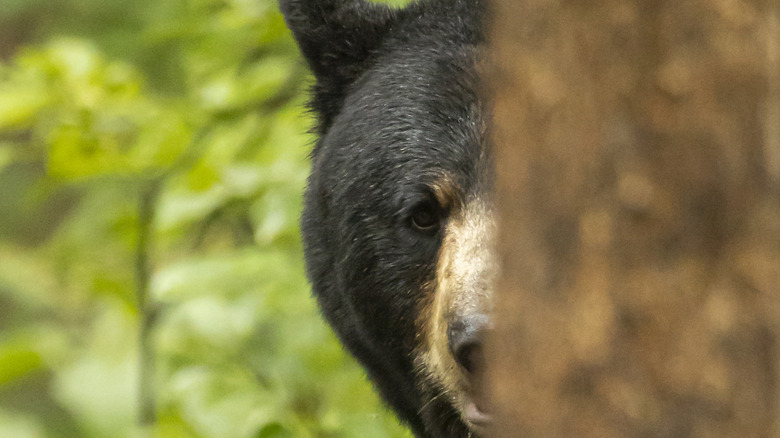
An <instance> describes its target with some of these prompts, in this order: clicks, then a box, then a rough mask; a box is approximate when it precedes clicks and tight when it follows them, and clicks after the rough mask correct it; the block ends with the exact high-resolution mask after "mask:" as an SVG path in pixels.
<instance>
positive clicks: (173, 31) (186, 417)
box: [0, 0, 408, 438]
mask: <svg viewBox="0 0 780 438" xmlns="http://www.w3.org/2000/svg"><path fill="white" fill-rule="evenodd" d="M395 3H396V4H399V2H395ZM308 81H309V79H308V76H307V74H306V72H305V69H304V68H303V63H302V62H301V61H300V60H299V59H298V57H297V52H296V50H295V47H294V44H293V42H292V40H291V39H290V37H289V35H288V32H287V31H286V29H285V27H284V23H283V20H282V18H281V16H280V15H279V13H278V12H277V10H276V5H275V3H274V2H273V1H271V0H223V1H220V0H166V1H152V0H137V1H134V2H120V1H104V0H61V1H57V2H52V1H45V0H9V1H6V2H4V3H3V8H0V188H2V189H0V212H2V214H0V261H1V262H0V437H6V436H8V437H11V436H13V437H75V436H83V437H137V436H159V437H262V438H271V437H401V436H408V433H407V432H406V431H404V430H403V429H402V428H401V427H400V426H398V424H397V421H396V420H395V419H394V417H393V416H392V415H391V414H389V413H388V412H386V411H385V409H384V408H383V407H382V406H381V404H380V402H379V401H378V400H377V397H376V396H375V394H374V393H373V392H372V390H371V389H370V386H369V385H368V383H367V381H366V379H365V376H364V374H363V372H362V371H361V369H360V368H359V366H358V365H357V364H355V363H354V362H353V360H352V359H350V358H349V357H347V356H346V355H345V353H344V352H343V351H342V349H341V347H340V346H339V344H338V342H337V341H336V340H335V339H334V337H333V335H332V334H331V332H330V330H329V329H328V328H327V327H326V326H325V324H324V323H323V322H322V320H321V319H320V317H319V316H318V314H317V311H316V308H315V306H314V303H313V302H312V299H311V298H310V296H309V291H308V285H307V284H306V281H305V279H304V277H303V265H302V254H301V246H300V243H299V235H298V231H297V219H298V216H299V214H300V203H301V200H300V194H301V191H302V189H303V186H304V182H305V175H306V172H307V168H308V161H307V154H308V149H309V146H310V144H311V142H312V138H310V137H309V136H307V135H305V132H306V131H307V130H308V128H309V125H310V123H311V121H310V120H308V119H307V117H306V116H305V115H304V114H303V110H302V108H303V103H304V100H305V98H304V97H303V89H304V88H305V84H306V83H307V82H308ZM149 194H153V195H154V196H152V197H151V199H153V201H154V202H153V204H152V210H151V214H152V217H151V222H150V225H149V229H148V230H146V231H148V239H139V236H141V234H140V233H141V232H142V230H144V227H146V226H147V225H146V224H147V220H146V219H150V218H146V217H144V216H143V215H144V213H143V209H142V208H141V203H142V200H143V199H144V196H147V195H149ZM144 263H148V265H149V266H150V269H149V270H145V269H143V268H144V266H145V265H144ZM143 286H147V287H148V293H149V297H148V300H149V303H148V304H147V306H146V307H144V306H142V305H141V301H139V298H140V297H139V293H141V294H142V293H143V291H144V290H146V289H145V288H144V287H143ZM149 318H151V319H149ZM149 320H150V321H151V323H150V324H148V325H146V324H147V323H146V322H145V321H149ZM146 329H149V332H148V333H149V336H150V339H151V342H152V345H153V351H154V359H155V367H154V368H153V372H154V373H153V376H152V377H151V379H152V383H153V387H154V388H155V390H156V391H155V392H156V394H155V397H154V400H155V401H156V406H155V412H156V421H155V422H154V423H153V424H145V425H141V424H139V420H138V418H139V412H140V410H141V406H140V404H141V403H144V401H142V397H141V396H140V395H139V388H140V387H141V384H140V381H139V380H140V379H141V377H140V376H141V374H140V362H141V360H140V355H141V354H142V353H141V349H140V343H141V339H140V338H139V337H140V336H142V335H141V333H144V330H146Z"/></svg>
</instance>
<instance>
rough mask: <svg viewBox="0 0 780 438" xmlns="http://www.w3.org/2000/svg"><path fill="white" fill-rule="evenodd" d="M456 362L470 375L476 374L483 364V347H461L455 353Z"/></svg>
mask: <svg viewBox="0 0 780 438" xmlns="http://www.w3.org/2000/svg"><path fill="white" fill-rule="evenodd" d="M453 355H454V356H455V361H456V362H457V363H458V365H460V366H461V367H463V369H464V370H466V371H467V372H469V373H472V374H473V373H476V372H477V371H478V370H479V368H480V367H481V364H482V345H481V344H479V343H475V344H466V345H462V346H460V348H459V350H458V351H456V352H454V353H453Z"/></svg>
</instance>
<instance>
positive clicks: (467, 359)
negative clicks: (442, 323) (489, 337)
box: [447, 313, 490, 374]
mask: <svg viewBox="0 0 780 438" xmlns="http://www.w3.org/2000/svg"><path fill="white" fill-rule="evenodd" d="M489 327H490V318H489V317H488V316H487V315H484V314H481V313H480V314H474V315H469V316H466V317H464V318H461V319H458V320H456V321H453V322H451V323H450V324H449V326H448V327H447V341H448V343H449V347H450V353H452V356H453V357H454V358H455V362H457V363H458V365H460V366H461V367H462V368H463V369H464V370H466V371H467V372H468V373H471V374H474V373H477V372H478V371H480V370H481V369H482V362H483V352H482V343H483V338H484V336H485V332H486V331H487V330H488V328H489Z"/></svg>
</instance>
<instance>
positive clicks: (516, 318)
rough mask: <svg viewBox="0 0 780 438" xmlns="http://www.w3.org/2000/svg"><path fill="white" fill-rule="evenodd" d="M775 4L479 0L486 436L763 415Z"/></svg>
mask: <svg viewBox="0 0 780 438" xmlns="http://www.w3.org/2000/svg"><path fill="white" fill-rule="evenodd" d="M778 3H779V1H778V0H721V1H713V0H684V1H672V0H669V1H660V0H647V1H638V0H635V1H629V0H587V1H551V0H523V1H517V0H494V1H493V5H492V6H493V17H494V18H493V27H492V34H491V36H492V44H493V52H492V55H493V66H494V68H493V70H492V74H493V76H492V83H491V85H492V93H493V99H494V104H495V116H494V117H495V124H496V126H495V130H494V133H493V135H494V140H495V143H496V154H497V163H498V169H497V171H498V191H499V193H498V204H499V221H500V236H499V239H498V242H499V244H498V251H499V254H500V257H501V269H502V274H501V278H500V280H499V284H498V287H497V297H496V321H497V323H496V332H495V335H494V337H493V339H491V340H490V343H489V346H488V347H489V348H488V355H489V358H490V362H489V363H491V364H492V370H491V374H490V385H489V388H490V391H491V398H492V403H493V409H494V411H495V413H496V418H497V426H496V430H495V435H496V436H506V437H517V436H528V437H546V436H560V437H599V438H605V437H639V436H647V437H656V436H657V437H675V436H680V437H750V436H778V435H780V427H779V425H778V421H777V420H776V418H780V411H779V410H780V405H779V404H778V400H780V386H778V373H779V372H780V370H779V369H778V366H779V365H780V349H779V348H780V345H778V339H780V338H779V336H780V61H779V59H780V25H778V21H779V20H780V18H779V17H780V6H779V5H778Z"/></svg>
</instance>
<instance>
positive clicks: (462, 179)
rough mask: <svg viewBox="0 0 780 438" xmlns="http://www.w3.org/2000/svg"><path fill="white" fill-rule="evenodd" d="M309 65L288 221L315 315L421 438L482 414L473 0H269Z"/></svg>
mask: <svg viewBox="0 0 780 438" xmlns="http://www.w3.org/2000/svg"><path fill="white" fill-rule="evenodd" d="M281 7H282V11H283V13H284V15H285V19H286V21H287V23H288V26H289V27H290V28H291V30H292V31H293V33H294V35H295V38H296V40H297V41H298V44H299V46H300V48H301V51H302V52H303V54H304V57H305V58H306V60H307V62H308V64H309V66H310V67H311V69H312V71H313V72H314V75H315V78H316V84H315V86H314V89H313V96H312V108H313V110H314V112H315V113H316V114H317V117H318V127H317V131H318V133H319V139H318V141H317V143H316V145H315V146H314V150H313V153H312V171H311V175H310V177H309V180H308V187H307V190H306V194H305V197H304V211H303V217H302V221H301V225H302V226H301V228H302V235H303V240H304V250H305V258H306V266H307V274H308V277H309V279H310V281H311V283H312V288H313V291H314V294H315V296H316V298H317V300H318V303H319V305H320V307H321V309H322V312H323V314H324V316H325V317H326V319H327V320H328V322H329V323H330V324H331V326H332V327H333V328H334V330H335V331H336V333H337V334H338V336H339V338H340V339H341V341H342V342H343V343H344V345H345V346H346V347H347V348H348V350H349V351H350V352H351V353H352V354H353V355H354V356H355V357H356V358H357V359H358V360H359V361H360V362H361V363H362V364H363V365H364V367H365V368H366V370H367V371H368V374H369V377H370V378H371V380H372V382H373V383H374V385H375V386H376V387H377V389H378V390H379V392H380V393H381V395H382V396H383V398H384V399H385V400H386V401H387V402H388V403H389V404H390V405H391V406H392V407H393V409H394V410H395V411H396V412H397V413H398V414H399V416H400V417H401V418H402V419H403V420H404V421H406V422H407V423H408V424H409V425H410V426H411V428H412V429H413V431H414V432H415V434H416V435H417V436H420V437H465V436H469V435H471V434H473V433H474V432H477V433H478V432H479V431H480V430H482V429H483V428H484V427H485V426H486V425H487V424H488V423H489V415H487V414H485V413H484V411H483V409H484V407H483V406H482V403H481V402H480V401H479V388H478V386H479V380H480V379H479V377H480V375H481V371H482V364H481V337H482V334H483V333H484V331H485V329H486V328H487V327H489V324H490V323H489V319H488V317H487V315H488V314H489V310H490V309H489V303H490V295H491V285H492V279H493V276H494V266H495V263H494V262H493V252H492V248H491V242H492V236H493V234H494V228H495V224H494V221H493V219H492V200H491V196H490V193H491V187H492V185H493V181H492V174H493V172H492V169H493V165H492V159H491V154H490V148H489V147H488V142H487V136H486V134H485V131H486V126H487V118H488V117H487V114H486V109H485V107H484V104H483V102H482V99H481V95H480V82H479V76H478V74H477V72H478V66H479V64H480V59H481V55H480V52H481V50H482V49H481V47H482V45H483V37H482V20H483V19H482V16H483V9H482V6H481V2H480V1H479V0H430V1H425V0H423V1H421V2H418V3H413V4H411V5H409V6H407V7H406V8H404V9H400V10H393V9H390V8H388V7H386V6H383V5H378V4H371V3H367V2H364V1H362V0H281Z"/></svg>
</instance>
